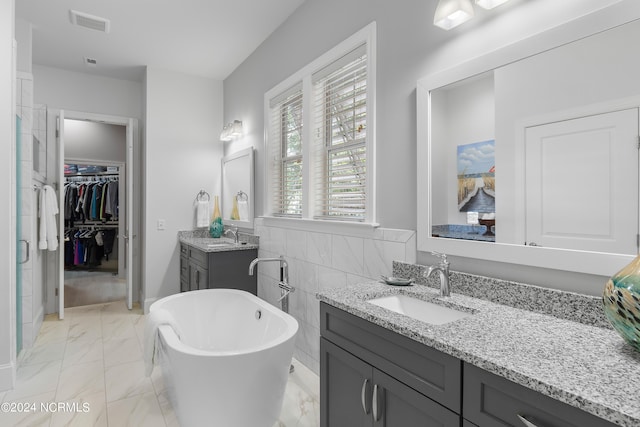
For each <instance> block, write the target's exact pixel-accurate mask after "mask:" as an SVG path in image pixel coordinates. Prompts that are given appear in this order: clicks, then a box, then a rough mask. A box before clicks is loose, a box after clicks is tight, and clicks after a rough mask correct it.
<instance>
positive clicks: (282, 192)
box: [269, 85, 303, 217]
mask: <svg viewBox="0 0 640 427" xmlns="http://www.w3.org/2000/svg"><path fill="white" fill-rule="evenodd" d="M269 104H270V105H269V107H270V114H269V141H270V143H269V151H270V157H271V159H272V165H271V170H272V173H271V179H272V182H271V196H272V198H273V199H272V212H271V214H272V215H274V216H287V217H300V216H301V215H302V195H303V194H302V192H303V189H302V185H303V182H302V168H303V158H302V144H303V141H302V113H303V111H302V85H296V86H294V87H293V88H291V89H289V90H287V91H285V92H283V93H282V94H280V95H279V96H277V97H275V98H273V99H272V100H271V101H270V103H269Z"/></svg>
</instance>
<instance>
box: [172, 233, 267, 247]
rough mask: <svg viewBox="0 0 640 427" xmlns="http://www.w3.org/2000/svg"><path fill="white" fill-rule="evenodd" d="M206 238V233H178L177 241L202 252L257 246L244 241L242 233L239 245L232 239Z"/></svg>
mask: <svg viewBox="0 0 640 427" xmlns="http://www.w3.org/2000/svg"><path fill="white" fill-rule="evenodd" d="M207 236H208V232H207V231H204V232H203V231H202V230H192V231H179V232H178V240H179V241H180V243H183V244H185V245H188V246H191V247H194V248H196V249H198V250H201V251H203V252H229V251H246V250H249V249H258V244H257V243H255V242H251V241H247V240H244V239H243V234H242V233H241V234H240V242H239V243H234V241H233V239H228V238H226V237H221V238H218V239H214V238H213V237H207ZM249 240H251V239H249Z"/></svg>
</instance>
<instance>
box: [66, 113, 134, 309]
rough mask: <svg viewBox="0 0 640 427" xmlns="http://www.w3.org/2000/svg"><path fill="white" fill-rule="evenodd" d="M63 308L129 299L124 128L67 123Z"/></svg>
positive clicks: (68, 121)
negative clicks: (124, 228) (124, 231)
mask: <svg viewBox="0 0 640 427" xmlns="http://www.w3.org/2000/svg"><path fill="white" fill-rule="evenodd" d="M64 125H65V138H64V141H65V162H64V187H63V188H62V191H63V194H64V198H63V200H64V203H63V204H62V206H61V207H60V214H61V215H64V230H63V233H62V236H63V242H62V245H63V251H64V306H65V307H77V306H83V305H90V304H98V303H103V302H109V301H119V300H124V299H126V297H127V282H126V271H125V268H126V262H125V257H124V252H125V248H124V243H123V242H122V240H123V239H122V237H121V236H122V235H123V233H122V227H124V225H125V215H124V213H125V209H126V206H125V204H126V197H124V195H125V193H126V186H125V180H126V176H125V171H126V168H125V146H126V134H125V130H126V129H125V127H124V126H117V125H109V124H104V123H95V122H90V121H80V120H70V119H66V120H65V123H64Z"/></svg>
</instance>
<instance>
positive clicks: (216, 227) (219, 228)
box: [209, 196, 224, 239]
mask: <svg viewBox="0 0 640 427" xmlns="http://www.w3.org/2000/svg"><path fill="white" fill-rule="evenodd" d="M223 232H224V225H222V215H221V214H220V205H219V202H218V196H216V197H215V202H214V207H213V220H212V221H211V225H210V226H209V235H210V236H211V237H214V238H216V239H218V238H220V237H222V233H223Z"/></svg>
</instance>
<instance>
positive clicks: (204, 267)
mask: <svg viewBox="0 0 640 427" xmlns="http://www.w3.org/2000/svg"><path fill="white" fill-rule="evenodd" d="M178 239H179V244H180V291H181V292H185V291H194V290H198V289H213V288H229V289H241V290H244V291H248V292H251V293H252V294H254V295H256V294H257V277H256V276H250V275H249V264H250V263H251V261H252V260H253V259H254V258H257V257H258V244H257V243H256V242H251V241H240V242H238V243H235V242H234V241H233V240H231V239H226V238H221V239H214V238H211V237H208V236H207V232H206V231H204V232H201V231H200V230H197V231H181V232H179V234H178Z"/></svg>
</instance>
